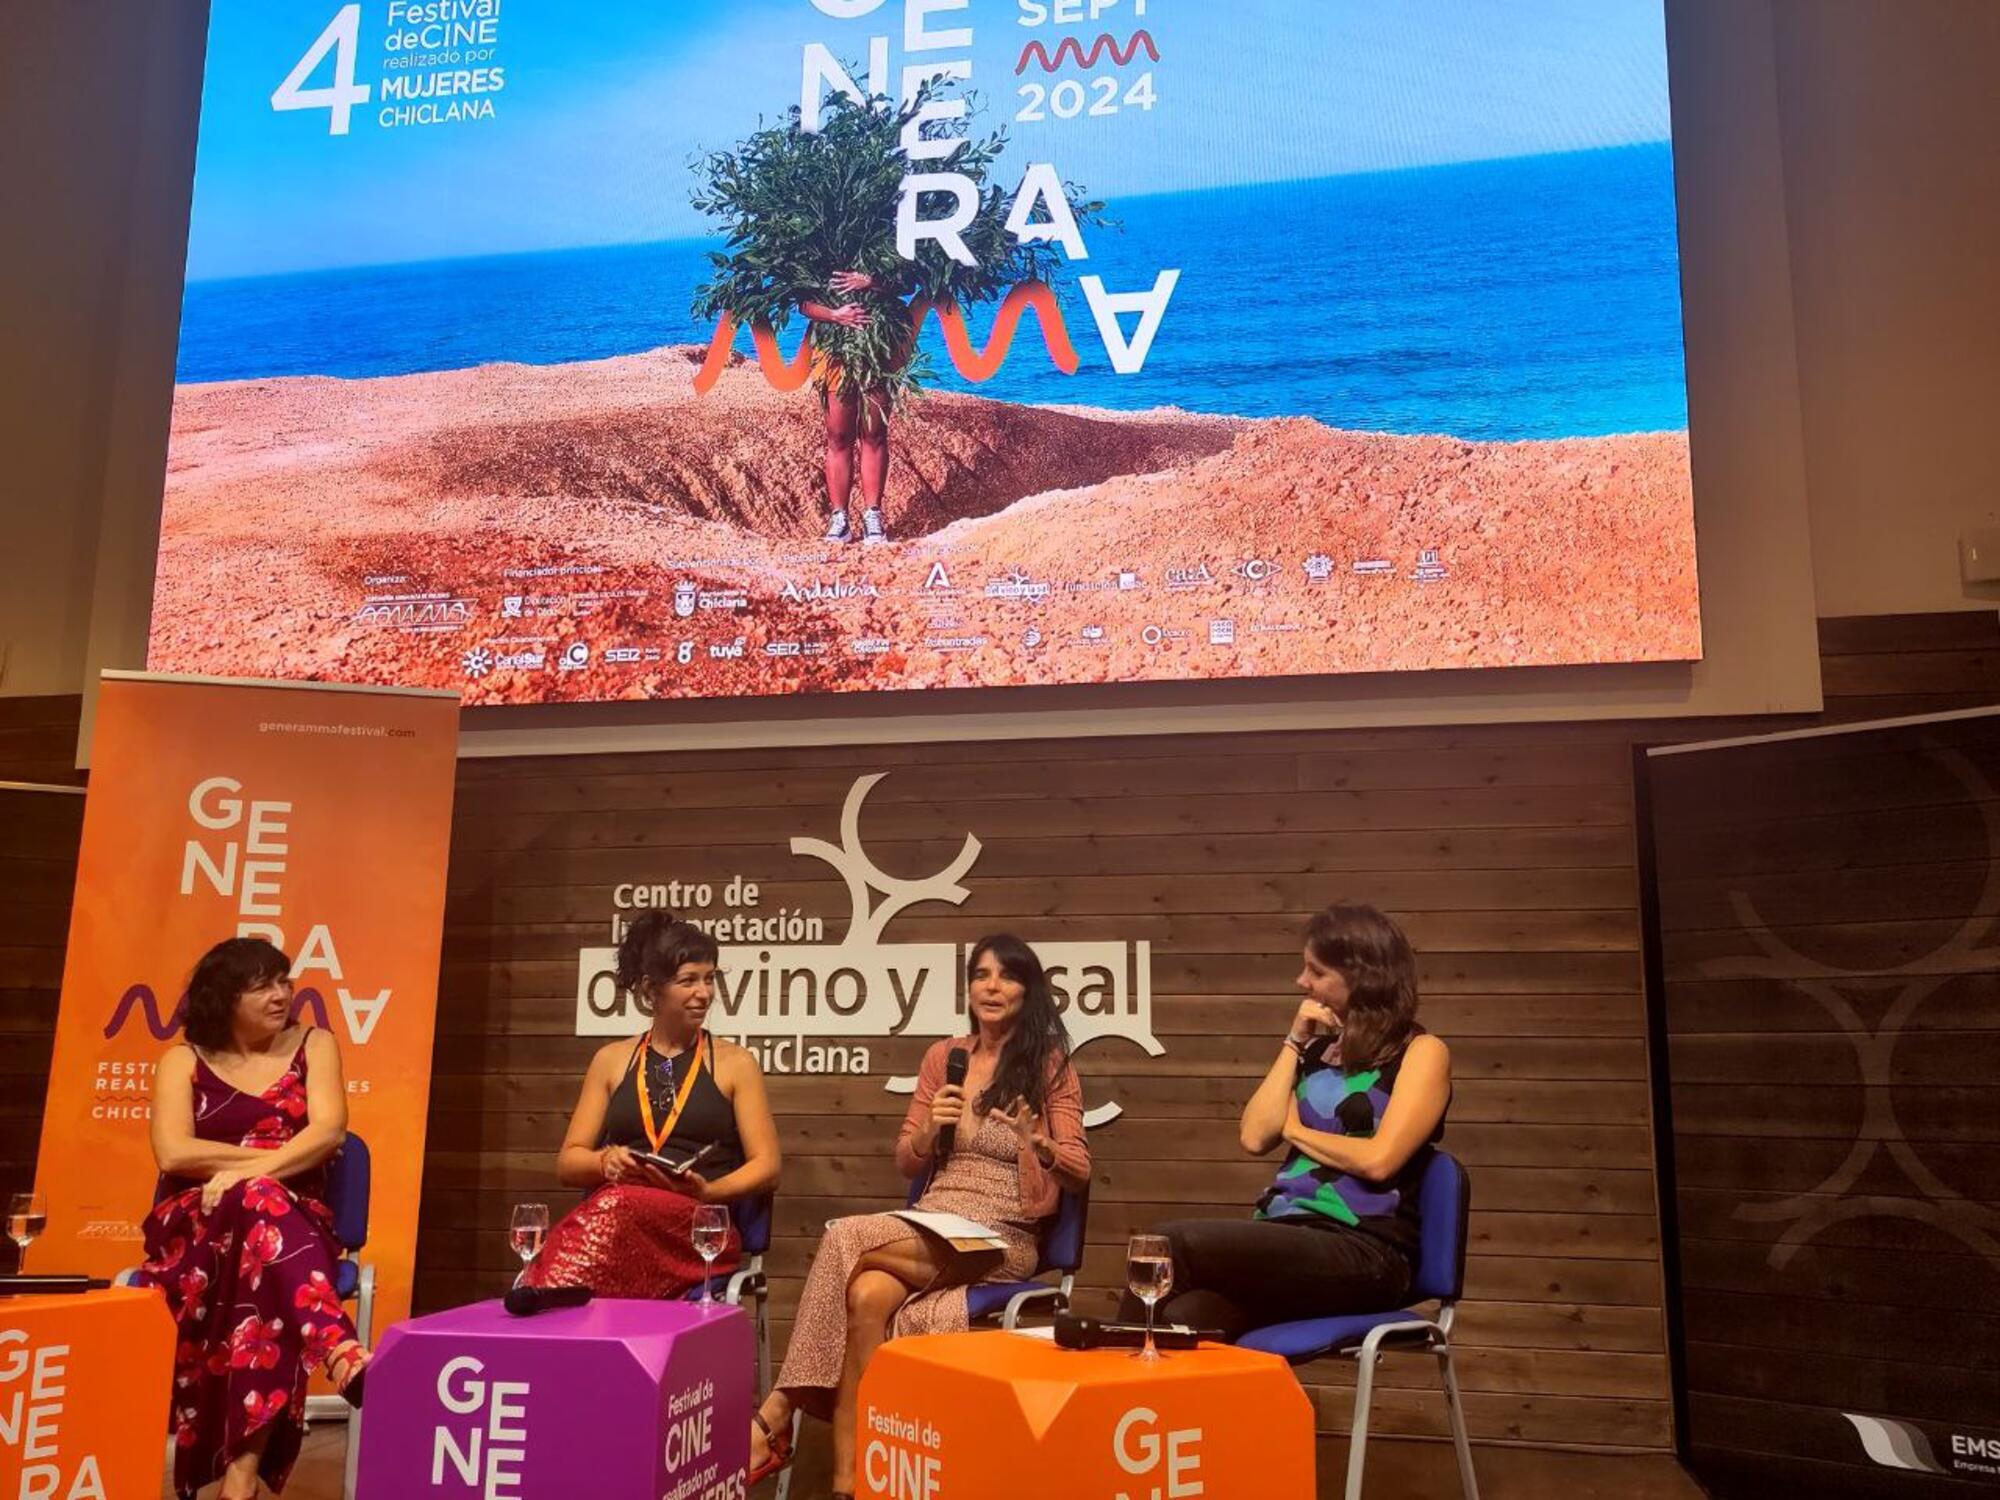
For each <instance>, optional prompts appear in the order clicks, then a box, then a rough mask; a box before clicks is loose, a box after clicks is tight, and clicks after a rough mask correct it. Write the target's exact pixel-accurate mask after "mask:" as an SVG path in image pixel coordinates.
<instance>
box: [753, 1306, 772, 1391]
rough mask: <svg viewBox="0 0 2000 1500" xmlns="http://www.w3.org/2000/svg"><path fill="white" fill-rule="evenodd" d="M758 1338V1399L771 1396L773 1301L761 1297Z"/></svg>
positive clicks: (757, 1313)
mask: <svg viewBox="0 0 2000 1500" xmlns="http://www.w3.org/2000/svg"><path fill="white" fill-rule="evenodd" d="M751 1332H752V1333H754V1334H755V1335H756V1336H757V1399H758V1400H760V1401H761V1400H763V1399H764V1397H766V1396H768V1395H770V1394H771V1299H770V1298H769V1297H767V1296H763V1295H761V1294H760V1295H759V1296H758V1298H757V1310H756V1314H755V1319H754V1325H753V1327H752V1329H751Z"/></svg>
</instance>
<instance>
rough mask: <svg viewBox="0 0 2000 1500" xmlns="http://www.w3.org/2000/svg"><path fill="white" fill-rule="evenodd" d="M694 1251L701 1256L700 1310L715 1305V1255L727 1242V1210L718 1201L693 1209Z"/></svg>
mask: <svg viewBox="0 0 2000 1500" xmlns="http://www.w3.org/2000/svg"><path fill="white" fill-rule="evenodd" d="M692 1237H693V1239H694V1253H695V1254H696V1255H699V1256H700V1257H701V1310H702V1311H703V1312H707V1311H708V1310H709V1309H710V1308H711V1307H713V1306H715V1290H714V1287H713V1285H712V1284H711V1277H712V1273H713V1270H714V1267H715V1258H716V1256H718V1255H720V1254H722V1249H723V1247H724V1246H725V1245H727V1244H728V1243H729V1210H728V1209H727V1208H724V1207H723V1206H722V1205H721V1204H720V1203H698V1204H696V1205H695V1210H694V1231H693V1236H692Z"/></svg>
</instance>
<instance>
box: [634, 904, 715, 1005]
mask: <svg viewBox="0 0 2000 1500" xmlns="http://www.w3.org/2000/svg"><path fill="white" fill-rule="evenodd" d="M719 952H720V950H718V949H717V947H716V946H715V939H714V938H712V937H710V936H709V935H708V934H707V933H706V932H703V931H702V930H701V929H700V928H699V927H697V926H695V925H694V923H692V922H683V921H681V920H680V919H679V918H678V917H676V916H675V915H674V914H673V913H672V912H670V911H667V910H665V909H664V908H661V907H655V908H654V909H653V910H651V911H648V912H642V913H641V914H640V915H639V916H637V917H635V918H633V920H632V925H631V926H630V927H627V928H626V929H625V936H624V937H622V938H620V939H619V940H618V967H617V969H616V970H615V971H614V973H613V976H612V977H613V978H614V979H615V980H616V981H617V984H618V988H619V989H621V990H623V991H624V992H625V993H626V994H628V995H630V996H631V997H632V999H633V1000H634V1001H635V1002H637V1004H638V1006H639V1009H640V1010H641V1011H643V1012H645V1013H646V1014H647V1015H651V1014H652V1011H653V1002H652V1001H651V1000H650V999H648V998H647V997H646V996H645V995H644V994H643V993H642V989H643V986H644V985H645V984H646V983H647V982H648V981H650V982H652V983H654V984H665V983H666V982H667V981H668V980H670V979H672V978H673V977H674V975H676V974H678V973H680V971H681V966H682V965H683V964H712V963H714V962H715V961H716V959H717V957H718V956H719Z"/></svg>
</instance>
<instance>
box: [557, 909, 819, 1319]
mask: <svg viewBox="0 0 2000 1500" xmlns="http://www.w3.org/2000/svg"><path fill="white" fill-rule="evenodd" d="M715 961H716V947H715V939H713V938H712V937H710V936H709V935H708V934H707V933H705V932H703V931H702V930H701V929H700V928H699V927H696V926H694V925H692V924H691V923H687V922H677V921H675V920H674V918H673V916H672V915H671V914H670V913H668V912H663V911H652V912H647V913H646V914H645V915H644V916H642V917H640V918H639V919H638V920H637V921H636V922H634V923H633V924H632V926H631V928H630V930H629V931H627V932H626V934H625V938H624V941H623V942H621V943H620V944H619V945H618V987H619V988H620V989H621V990H625V991H627V992H628V993H630V994H632V995H634V996H635V997H637V998H638V999H640V1000H642V1001H644V1002H646V1003H647V1004H649V1005H650V1006H651V1008H652V1011H653V1025H652V1028H651V1030H649V1031H648V1032H647V1033H646V1034H645V1035H644V1036H642V1037H639V1038H638V1039H636V1040H634V1041H617V1042H612V1043H610V1044H609V1045H607V1046H604V1047H602V1048H599V1049H598V1053H597V1056H596V1057H594V1058H592V1059H591V1063H590V1070H589V1072H587V1073H586V1074H585V1075H584V1079H583V1091H582V1093H581V1095H580V1096H579V1097H578V1099H577V1101H576V1110H575V1112H574V1113H573V1114H571V1116H570V1121H569V1133H568V1134H567V1135H565V1136H564V1137H563V1143H562V1149H561V1151H559V1152H558V1153H557V1155H556V1175H557V1177H559V1178H560V1179H561V1180H562V1182H563V1184H564V1185H565V1186H567V1187H580V1188H587V1189H589V1194H588V1196H587V1197H585V1198H584V1200H583V1202H582V1203H581V1204H579V1205H578V1206H577V1207H576V1208H575V1209H574V1210H573V1211H572V1212H571V1213H569V1214H568V1215H567V1216H566V1217H565V1218H564V1219H563V1221H562V1222H561V1223H560V1224H558V1225H556V1227H555V1228H554V1229H553V1230H552V1231H551V1232H550V1234H549V1239H548V1243H547V1244H546V1245H544V1246H543V1247H542V1253H541V1254H540V1255H538V1256H537V1257H536V1258H535V1260H534V1261H533V1262H532V1263H531V1264H530V1266H529V1267H528V1270H527V1272H526V1273H525V1274H524V1276H523V1277H522V1279H523V1280H524V1281H525V1282H526V1283H527V1284H529V1285H531V1286H587V1287H590V1288H591V1289H592V1290H593V1291H595V1292H596V1293H597V1294H598V1295H599V1296H601V1297H677V1296H679V1295H680V1294H681V1293H683V1292H685V1291H687V1290H688V1288H690V1287H693V1286H698V1285H700V1283H701V1277H702V1272H703V1265H702V1261H701V1259H700V1257H699V1256H697V1255H696V1254H695V1252H694V1245H693V1236H692V1229H693V1218H694V1210H695V1205H696V1204H699V1203H729V1202H733V1201H735V1200H736V1199H739V1198H751V1197H755V1196H757V1195H758V1194H760V1193H768V1192H770V1191H771V1190H772V1189H773V1188H775V1187H776V1186H777V1182H778V1166H779V1155H778V1127H777V1124H776V1122H774V1121H773V1120H772V1118H771V1106H770V1103H769V1101H768V1100H767V1099H766V1097H765V1093H764V1074H763V1070H762V1069H760V1068H759V1067H758V1066H757V1059H756V1058H755V1057H753V1056H752V1055H751V1054H750V1053H749V1052H748V1051H746V1050H745V1049H744V1048H742V1047H739V1046H737V1045H736V1044H735V1043H734V1042H726V1041H722V1040H721V1039H719V1038H717V1037H713V1036H710V1035H709V1034H708V1032H707V1031H706V1030H705V1029H704V1025H703V1023H704V1022H705V1020H706V1019H707V1016H708V1007H709V1003H710V1001H711V1000H712V999H713V997H714V993H715ZM704 1147H707V1148H709V1154H708V1156H707V1158H706V1159H705V1160H704V1161H703V1162H702V1163H701V1164H700V1166H699V1167H697V1168H694V1169H691V1170H689V1171H686V1172H675V1173H669V1172H663V1171H661V1170H660V1169H659V1168H658V1167H657V1166H654V1165H653V1164H652V1163H650V1162H647V1161H645V1160H642V1159H641V1158H640V1157H639V1156H638V1155H636V1154H635V1153H639V1152H646V1153H653V1154H658V1155H663V1156H667V1157H671V1158H676V1159H679V1158H685V1157H688V1156H692V1155H693V1154H694V1153H695V1152H696V1151H698V1150H701V1149H702V1148H704ZM740 1253H741V1252H740V1250H739V1249H738V1247H737V1245H736V1242H735V1235H734V1232H733V1231H732V1233H731V1237H730V1243H729V1245H728V1247H727V1248H726V1249H725V1250H724V1252H723V1254H722V1256H721V1258H720V1259H719V1260H718V1261H717V1263H716V1268H717V1270H719V1271H720V1270H727V1269H730V1268H733V1267H734V1265H735V1263H736V1260H737V1257H738V1256H739V1254H740Z"/></svg>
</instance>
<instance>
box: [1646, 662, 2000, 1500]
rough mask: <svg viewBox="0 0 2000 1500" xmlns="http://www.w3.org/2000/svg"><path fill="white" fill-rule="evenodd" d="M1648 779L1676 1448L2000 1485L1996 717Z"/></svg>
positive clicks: (1886, 1490)
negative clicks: (1677, 1387) (1667, 1107)
mask: <svg viewBox="0 0 2000 1500" xmlns="http://www.w3.org/2000/svg"><path fill="white" fill-rule="evenodd" d="M1989 628H1990V627H1989ZM1888 667H1889V663H1888V662H1887V661H1883V662H1881V664H1880V667H1879V668H1878V671H1883V672H1886V671H1887V669H1888ZM1882 680H1883V681H1884V682H1885V683H1888V682H1891V681H1896V682H1901V683H1909V682H1910V681H1911V678H1910V676H1908V675H1905V676H1903V677H1901V678H1900V679H1896V678H1892V677H1890V676H1886V675H1885V676H1884V677H1883V679H1882ZM1643 774H1644V775H1645V776H1646V778H1647V781H1648V783H1649V793H1650V811H1651V816H1650V819H1649V826H1650V829H1651V834H1652V842H1653V849H1654V869H1655V870H1656V872H1657V892H1658V902H1657V908H1658V944H1657V959H1658V970H1657V975H1658V981H1659V982H1658V1001H1659V1004H1658V1005H1657V1007H1656V1015H1655V1021H1656V1024H1657V1025H1658V1027H1659V1028H1660V1032H1659V1037H1660V1040H1661V1041H1662V1042H1663V1044H1664V1047H1665V1060H1666V1063H1667V1068H1666V1070H1665V1076H1664V1078H1663V1079H1662V1083H1663V1084H1664V1085H1665V1086H1666V1087H1668V1088H1669V1089H1670V1095H1671V1111H1670V1113H1669V1114H1668V1115H1666V1116H1665V1117H1663V1119H1662V1122H1661V1123H1662V1131H1661V1150H1662V1164H1663V1168H1664V1169H1665V1170H1663V1179H1662V1180H1663V1182H1664V1183H1666V1184H1668V1185H1669V1187H1670V1188H1672V1189H1673V1194H1672V1199H1671V1201H1672V1205H1673V1209H1674V1212H1673V1214H1672V1215H1671V1217H1670V1219H1669V1223H1668V1238H1669V1284H1670V1285H1672V1284H1673V1281H1674V1279H1675V1276H1676V1273H1677V1278H1678V1283H1679V1297H1678V1300H1677V1302H1676V1304H1675V1312H1676V1314H1677V1316H1676V1318H1675V1319H1674V1320H1673V1321H1674V1322H1675V1323H1677V1324H1678V1328H1677V1343H1678V1345H1679V1348H1678V1350H1677V1353H1678V1354H1679V1355H1680V1356H1681V1366H1682V1368H1681V1372H1680V1373H1682V1374H1683V1375H1684V1383H1685V1395H1686V1411H1685V1420H1686V1428H1685V1433H1684V1438H1685V1446H1686V1449H1687V1453H1688V1456H1689V1458H1690V1461H1691V1463H1692V1464H1693V1466H1694V1467H1695V1469H1696V1471H1697V1473H1698V1474H1699V1475H1700V1477H1702V1478H1703V1479H1704V1480H1705V1481H1706V1482H1708V1483H1709V1484H1710V1485H1711V1486H1712V1487H1713V1488H1714V1489H1715V1490H1716V1492H1717V1493H1720V1494H1728V1495H1739V1494H1740V1495H1745V1496H1749V1495H1764V1494H1768V1493H1771V1488H1770V1486H1771V1485H1772V1484H1773V1483H1775V1482H1778V1481H1780V1480H1783V1481H1786V1482H1790V1483H1793V1484H1795V1485H1803V1487H1804V1490H1803V1492H1807V1493H1812V1494H1829V1495H1831V1494H1868V1495H1874V1494H1882V1495H1924V1494H1931V1493H1936V1494H1961V1493H1966V1489H1965V1486H1964V1484H1963V1483H1961V1482H1960V1481H1961V1480H1974V1481H1987V1482H1993V1481H1996V1480H2000V1431H1996V1429H2000V1201H1996V1194H2000V711H1993V712H1989V713H1986V714H1983V715H1980V716H1976V717H1970V718H1960V719H1956V720H1943V721H1935V722H1929V723H1916V724H1909V725H1904V726H1901V727H1895V728H1886V729H1877V730H1868V729H1854V730H1849V731H1845V732H1841V733H1836V734H1828V735H1818V736H1810V737H1795V738H1783V739H1777V740H1771V741H1765V742H1762V743H1751V744H1744V745H1739V746H1734V747H1721V748H1713V749H1698V748H1690V749H1687V750H1682V751H1676V752H1673V753H1664V754H1654V755H1651V756H1649V757H1646V758H1645V770H1644V773H1643ZM1669 1173H1670V1175H1668V1174H1669ZM1946 1475H1952V1476H1955V1477H1952V1478H1947V1477H1945V1476H1946Z"/></svg>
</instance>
